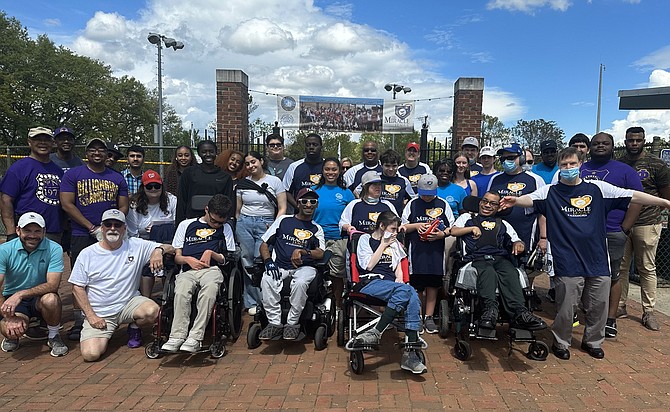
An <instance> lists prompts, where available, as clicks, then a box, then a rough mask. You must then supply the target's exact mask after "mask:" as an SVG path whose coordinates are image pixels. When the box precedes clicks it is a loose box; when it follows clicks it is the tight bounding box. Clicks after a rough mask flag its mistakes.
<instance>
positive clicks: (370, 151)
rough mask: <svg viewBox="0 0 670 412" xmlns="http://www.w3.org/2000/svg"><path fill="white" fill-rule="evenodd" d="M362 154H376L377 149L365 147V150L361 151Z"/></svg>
mask: <svg viewBox="0 0 670 412" xmlns="http://www.w3.org/2000/svg"><path fill="white" fill-rule="evenodd" d="M363 153H377V149H375V148H374V147H366V148H365V149H363Z"/></svg>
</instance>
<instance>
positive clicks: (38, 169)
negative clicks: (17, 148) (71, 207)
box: [0, 127, 63, 243]
mask: <svg viewBox="0 0 670 412" xmlns="http://www.w3.org/2000/svg"><path fill="white" fill-rule="evenodd" d="M28 146H30V156H28V157H26V158H23V159H21V160H18V161H16V162H14V164H12V165H11V166H10V167H9V169H7V173H5V176H4V178H3V179H2V183H0V192H2V198H1V199H2V200H1V202H0V210H1V211H2V223H3V224H4V225H5V227H6V228H7V229H8V230H7V232H8V233H13V229H14V228H15V227H16V216H20V215H22V214H24V213H27V212H37V213H39V214H40V215H42V216H43V217H44V220H45V221H46V233H47V237H48V238H49V239H51V240H53V241H55V242H58V243H60V240H61V234H62V229H61V209H60V198H59V193H60V182H61V178H62V177H63V170H62V169H61V168H60V167H58V166H57V165H56V164H55V163H54V162H52V161H51V160H50V159H49V153H51V150H52V149H53V147H54V139H53V133H52V132H51V130H50V129H47V128H45V127H34V128H32V129H30V130H29V131H28ZM15 237H16V234H8V235H7V240H11V239H13V238H15Z"/></svg>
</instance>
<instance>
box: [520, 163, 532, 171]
mask: <svg viewBox="0 0 670 412" xmlns="http://www.w3.org/2000/svg"><path fill="white" fill-rule="evenodd" d="M521 168H522V169H523V170H524V172H530V171H531V170H533V165H529V164H528V163H524V164H523V165H521Z"/></svg>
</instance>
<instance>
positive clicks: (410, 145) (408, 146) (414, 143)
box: [407, 142, 420, 152]
mask: <svg viewBox="0 0 670 412" xmlns="http://www.w3.org/2000/svg"><path fill="white" fill-rule="evenodd" d="M412 148H414V149H416V151H417V152H418V151H419V148H420V146H419V144H418V143H417V142H409V143H407V149H412Z"/></svg>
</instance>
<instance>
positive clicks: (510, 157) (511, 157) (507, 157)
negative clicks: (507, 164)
mask: <svg viewBox="0 0 670 412" xmlns="http://www.w3.org/2000/svg"><path fill="white" fill-rule="evenodd" d="M517 157H519V155H514V156H503V157H501V158H500V161H501V162H504V161H507V160H512V161H514V160H516V158H517Z"/></svg>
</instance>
